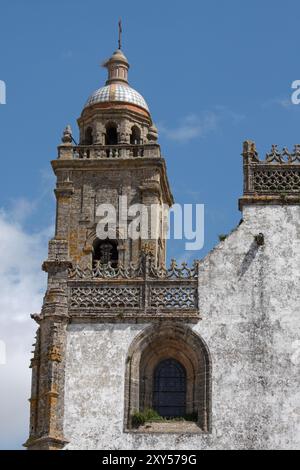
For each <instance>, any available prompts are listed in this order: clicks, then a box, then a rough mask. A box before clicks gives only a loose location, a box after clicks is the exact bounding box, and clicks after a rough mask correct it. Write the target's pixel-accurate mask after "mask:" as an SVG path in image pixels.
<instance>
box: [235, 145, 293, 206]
mask: <svg viewBox="0 0 300 470" xmlns="http://www.w3.org/2000/svg"><path fill="white" fill-rule="evenodd" d="M242 156H243V168H244V194H243V197H242V198H241V199H240V200H239V208H240V210H241V209H242V208H243V206H244V205H245V204H299V203H300V145H295V147H294V150H293V151H292V152H290V151H289V150H288V149H287V148H284V149H283V150H282V151H279V150H278V147H277V145H272V149H271V151H270V152H269V153H267V154H266V156H265V159H264V160H260V158H259V155H258V153H257V150H256V146H255V143H254V142H252V141H246V142H244V147H243V153H242Z"/></svg>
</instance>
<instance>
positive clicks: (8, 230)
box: [0, 200, 52, 449]
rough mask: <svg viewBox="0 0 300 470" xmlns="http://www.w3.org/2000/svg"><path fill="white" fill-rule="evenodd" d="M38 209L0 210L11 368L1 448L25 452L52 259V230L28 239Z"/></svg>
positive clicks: (2, 373)
mask: <svg viewBox="0 0 300 470" xmlns="http://www.w3.org/2000/svg"><path fill="white" fill-rule="evenodd" d="M31 207H32V205H31V204H30V203H29V202H26V201H25V200H20V201H19V202H15V203H14V205H13V209H12V211H10V212H7V211H4V210H3V209H2V210H0V248H1V263H0V340H1V341H4V343H5V346H6V364H5V365H0V383H1V385H0V448H3V449H7V448H21V445H22V443H23V442H24V441H25V440H26V438H27V437H28V436H27V435H28V425H29V415H28V413H29V403H28V398H29V396H30V369H29V361H30V357H31V350H32V348H31V344H32V343H33V340H34V334H35V330H36V326H37V325H36V324H35V323H34V321H33V320H32V319H31V318H30V314H31V313H36V312H39V311H40V308H41V303H42V297H43V294H44V291H45V286H46V275H45V274H44V273H43V272H42V271H41V262H42V260H43V259H45V258H46V254H47V240H48V239H49V238H50V234H51V232H52V228H51V229H50V228H49V229H47V230H45V231H42V232H39V233H28V232H27V231H26V230H25V229H24V227H23V222H24V219H25V216H26V215H28V214H29V213H30V212H31Z"/></svg>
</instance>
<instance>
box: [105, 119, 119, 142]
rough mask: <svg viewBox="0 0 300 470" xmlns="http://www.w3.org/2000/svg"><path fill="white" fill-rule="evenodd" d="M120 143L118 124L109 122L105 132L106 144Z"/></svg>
mask: <svg viewBox="0 0 300 470" xmlns="http://www.w3.org/2000/svg"><path fill="white" fill-rule="evenodd" d="M117 144H118V130H117V125H116V124H115V123H113V122H111V123H109V124H107V126H106V134H105V145H117Z"/></svg>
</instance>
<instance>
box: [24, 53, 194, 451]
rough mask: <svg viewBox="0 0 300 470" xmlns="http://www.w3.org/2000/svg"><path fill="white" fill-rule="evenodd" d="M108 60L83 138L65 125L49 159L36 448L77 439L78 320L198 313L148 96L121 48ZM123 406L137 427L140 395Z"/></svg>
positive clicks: (35, 383)
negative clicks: (170, 251) (68, 423)
mask: <svg viewBox="0 0 300 470" xmlns="http://www.w3.org/2000/svg"><path fill="white" fill-rule="evenodd" d="M103 65H104V67H105V68H106V69H107V71H108V78H107V81H106V83H105V85H104V86H102V87H101V88H99V89H98V90H96V91H95V92H94V93H92V95H91V96H90V97H89V99H88V100H87V102H86V104H85V106H84V108H83V111H82V113H81V115H80V117H79V119H78V126H79V135H80V137H79V142H78V143H77V142H75V139H74V137H73V135H72V130H71V128H70V126H67V127H66V129H65V131H64V133H63V137H62V142H61V144H60V145H59V146H58V157H57V159H56V160H54V161H52V162H51V164H52V168H53V171H54V173H55V175H56V178H57V183H56V188H55V195H56V200H57V207H56V227H55V235H54V238H53V239H52V240H50V242H49V254H48V259H47V260H46V261H45V262H44V263H43V270H44V271H45V272H47V273H48V287H47V291H46V294H45V297H44V303H43V307H42V311H41V313H40V314H34V315H32V317H33V318H34V320H35V321H36V322H37V323H38V324H39V328H38V332H37V337H36V344H35V349H34V356H33V358H32V361H31V368H32V393H31V399H30V402H31V419H30V437H29V439H28V440H27V442H26V444H25V445H26V447H28V448H30V449H61V448H63V447H64V446H65V445H66V443H67V442H68V441H69V439H68V436H67V435H66V432H65V419H66V418H65V406H66V402H68V401H69V403H71V401H72V400H71V399H66V398H65V393H66V392H65V391H66V384H67V382H68V380H69V379H68V377H69V376H68V374H66V370H67V369H68V364H71V363H72V353H71V352H70V351H71V349H72V347H71V346H70V345H69V346H68V336H69V333H68V332H69V331H70V328H71V329H72V328H73V327H72V325H75V324H78V325H81V324H82V323H83V324H89V325H96V324H98V325H103V324H105V325H111V324H113V325H116V324H118V323H126V322H127V323H128V322H129V323H128V324H129V325H131V324H132V323H133V324H134V323H138V322H141V323H143V322H145V321H146V322H149V321H150V322H151V321H162V320H164V319H165V320H168V319H169V318H170V316H171V315H172V318H173V319H174V320H175V319H176V318H178V319H182V318H184V319H185V320H186V321H189V320H191V321H195V319H197V318H198V308H197V285H196V283H197V279H196V277H197V267H196V265H195V266H194V267H193V268H192V269H188V268H187V267H186V266H185V265H184V266H183V267H182V270H181V269H180V268H178V267H177V266H176V263H175V262H173V263H172V266H171V268H170V270H168V269H166V268H165V258H166V242H165V240H166V229H167V227H166V224H165V222H164V221H165V213H166V210H167V209H168V207H170V206H171V205H172V204H173V197H172V194H171V191H170V187H169V183H168V179H167V173H166V164H165V160H164V159H163V157H162V155H161V151H160V146H159V144H158V143H157V139H158V133H157V129H156V127H155V125H154V124H153V121H152V118H151V114H150V111H149V108H148V105H147V103H146V101H145V100H144V98H143V97H142V96H141V95H140V94H139V93H138V92H137V91H136V90H134V89H133V88H132V87H130V85H129V83H128V70H129V63H128V60H127V58H126V57H125V55H124V54H123V52H122V51H121V50H120V49H118V50H116V51H115V52H114V53H113V55H112V56H111V57H110V59H108V60H107V61H105V62H104V64H103ZM145 208H146V212H145ZM141 213H142V216H141ZM136 214H138V218H136ZM111 222H115V223H111ZM185 276H187V278H188V279H189V280H187V279H182V278H184V277H185ZM173 296H175V299H177V300H175V303H174V300H173ZM176 312H177V313H176ZM127 323H126V324H127ZM92 328H93V327H92ZM113 328H114V327H113ZM116 328H117V327H116ZM166 331H167V330H166ZM70 347H71V349H70ZM105 350H106V347H105V348H104V351H105ZM68 358H69V359H68ZM69 361H71V362H69ZM71 375H72V374H71ZM124 380H125V374H124ZM72 388H73V387H71V389H72ZM75 388H76V387H75ZM132 403H133V402H132ZM102 405H103V406H105V405H104V402H102ZM124 406H125V408H126V409H127V414H128V416H127V417H126V420H125V421H126V423H129V424H128V426H129V427H130V419H131V418H130V413H132V412H133V405H131V407H130V406H129V407H128V406H127V405H125V404H124ZM126 426H127V424H126ZM67 434H68V432H67Z"/></svg>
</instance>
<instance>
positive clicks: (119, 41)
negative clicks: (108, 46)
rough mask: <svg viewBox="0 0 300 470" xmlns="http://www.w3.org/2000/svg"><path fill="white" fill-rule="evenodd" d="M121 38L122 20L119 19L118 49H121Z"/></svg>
mask: <svg viewBox="0 0 300 470" xmlns="http://www.w3.org/2000/svg"><path fill="white" fill-rule="evenodd" d="M121 39H122V21H121V19H120V20H119V40H118V44H119V49H121Z"/></svg>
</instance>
